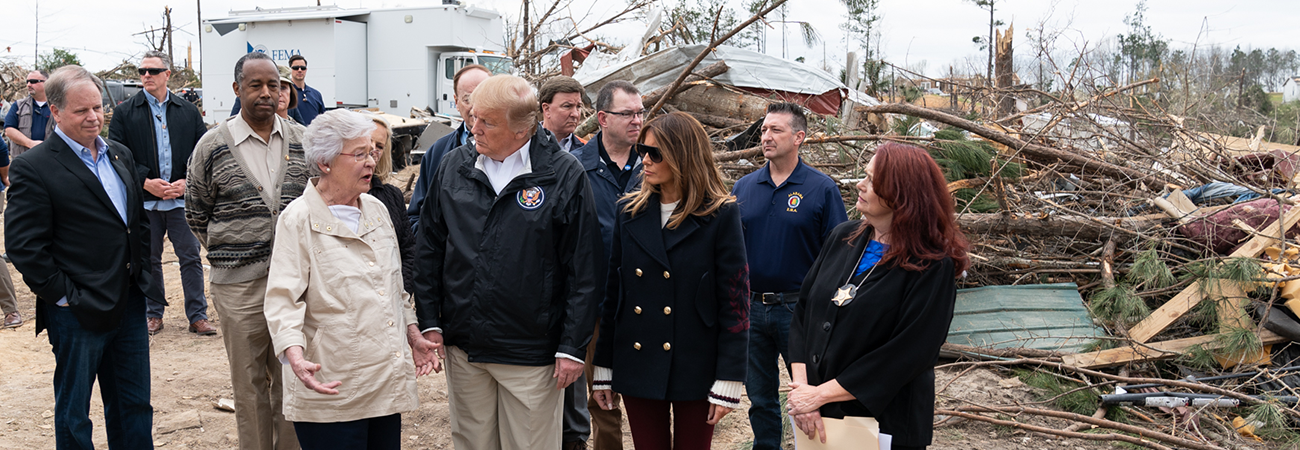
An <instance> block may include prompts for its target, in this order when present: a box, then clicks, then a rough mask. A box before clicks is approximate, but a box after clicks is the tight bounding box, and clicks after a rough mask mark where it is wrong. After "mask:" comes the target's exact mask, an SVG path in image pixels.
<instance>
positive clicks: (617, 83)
mask: <svg viewBox="0 0 1300 450" xmlns="http://www.w3.org/2000/svg"><path fill="white" fill-rule="evenodd" d="M615 90H619V91H623V92H624V93H627V94H632V95H635V96H637V97H640V96H641V91H640V90H638V89H637V88H636V85H634V84H632V83H629V82H627V81H623V80H614V81H611V82H608V83H605V85H604V86H601V87H600V93H599V94H596V111H605V112H609V107H610V106H614V91H615Z"/></svg>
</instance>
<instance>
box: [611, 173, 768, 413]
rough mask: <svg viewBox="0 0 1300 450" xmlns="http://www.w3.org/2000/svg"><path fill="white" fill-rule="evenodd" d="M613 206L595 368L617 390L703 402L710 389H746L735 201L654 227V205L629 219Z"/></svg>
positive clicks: (742, 265) (744, 306)
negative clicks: (718, 385)
mask: <svg viewBox="0 0 1300 450" xmlns="http://www.w3.org/2000/svg"><path fill="white" fill-rule="evenodd" d="M625 204H627V201H626V200H625V201H622V202H619V207H618V211H619V214H618V221H617V222H615V224H614V246H613V253H612V255H611V257H610V270H609V281H608V284H607V285H606V290H605V292H606V297H605V302H604V303H602V304H601V320H600V340H599V341H598V342H597V343H596V360H595V364H596V365H598V366H601V367H608V368H610V369H613V371H614V380H613V381H614V386H613V388H614V391H615V392H618V393H621V394H624V395H631V396H633V397H640V398H648V399H655V400H672V401H679V400H703V399H705V398H708V395H709V388H710V387H712V386H713V382H714V381H715V380H727V381H742V382H743V381H745V368H746V366H747V364H748V363H747V361H748V358H747V356H746V355H747V351H748V348H749V266H748V264H747V263H746V261H747V260H746V259H745V239H744V234H743V232H742V230H741V225H740V208H739V207H738V206H737V205H736V204H735V203H734V202H733V203H728V204H726V205H724V206H722V207H721V208H720V209H718V211H717V212H716V213H714V214H713V215H710V216H704V217H700V216H694V215H692V216H687V218H686V220H685V221H684V222H682V224H681V225H678V226H677V228H676V229H667V228H662V227H661V226H660V223H661V222H660V211H659V196H658V195H657V194H655V195H653V196H652V197H651V198H650V202H649V205H648V206H647V207H646V208H645V209H644V210H642V211H641V212H640V213H639V214H637V215H636V216H635V217H633V216H631V215H630V214H628V213H626V212H623V206H624V205H625Z"/></svg>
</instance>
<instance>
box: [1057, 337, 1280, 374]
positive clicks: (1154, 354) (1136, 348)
mask: <svg viewBox="0 0 1300 450" xmlns="http://www.w3.org/2000/svg"><path fill="white" fill-rule="evenodd" d="M1216 336H1217V335H1213V334H1210V335H1204V336H1196V337H1190V338H1183V339H1174V340H1171V341H1164V342H1153V343H1151V344H1145V345H1139V344H1134V345H1132V346H1129V347H1120V348H1112V349H1110V350H1101V351H1096V352H1090V353H1076V354H1073V355H1065V356H1064V357H1062V358H1061V359H1062V362H1064V363H1065V364H1066V365H1069V366H1074V367H1081V368H1084V369H1097V368H1101V367H1110V366H1118V365H1121V364H1125V363H1130V362H1133V361H1154V360H1160V359H1167V358H1172V357H1175V356H1178V355H1181V354H1183V352H1186V351H1187V350H1188V349H1190V348H1191V347H1193V346H1196V345H1202V344H1204V345H1206V346H1207V347H1210V348H1213V347H1214V339H1215V337H1216ZM1259 340H1260V343H1261V344H1263V345H1269V344H1276V343H1279V342H1285V341H1287V338H1284V337H1282V336H1279V335H1277V334H1275V333H1273V332H1272V331H1268V330H1264V331H1263V332H1262V333H1260V334H1259Z"/></svg>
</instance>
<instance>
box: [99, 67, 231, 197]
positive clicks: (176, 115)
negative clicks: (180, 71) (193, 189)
mask: <svg viewBox="0 0 1300 450" xmlns="http://www.w3.org/2000/svg"><path fill="white" fill-rule="evenodd" d="M163 103H164V104H165V105H166V109H167V134H168V136H169V137H170V138H171V144H172V161H171V164H172V173H171V179H170V180H169V181H176V180H179V179H182V178H185V175H186V174H185V170H186V168H188V167H189V160H190V154H191V153H194V146H195V145H196V144H198V143H199V139H202V138H203V134H204V133H207V132H208V126H207V125H206V124H204V123H203V115H202V114H200V113H199V109H198V108H197V107H195V106H194V104H193V103H190V102H189V101H186V100H185V99H182V98H181V97H180V96H179V95H176V94H168V95H167V100H166V101H164V102H163ZM153 121H154V116H153V111H152V110H151V109H149V100H148V99H146V98H145V92H144V91H140V92H137V93H135V95H132V96H131V98H128V99H126V101H124V102H122V103H121V104H119V105H117V107H116V108H114V109H113V120H112V121H111V122H109V124H108V139H109V140H112V141H116V142H118V143H120V144H122V145H124V146H126V148H128V149H131V154H132V155H134V156H135V165H136V167H135V170H136V172H137V173H138V174H139V175H140V178H139V181H140V185H141V186H144V180H146V179H149V178H162V176H161V174H160V171H159V169H158V167H159V164H158V139H157V135H156V134H155V133H154V129H153ZM153 200H158V197H156V196H154V195H153V194H150V193H149V191H144V201H146V202H147V201H153Z"/></svg>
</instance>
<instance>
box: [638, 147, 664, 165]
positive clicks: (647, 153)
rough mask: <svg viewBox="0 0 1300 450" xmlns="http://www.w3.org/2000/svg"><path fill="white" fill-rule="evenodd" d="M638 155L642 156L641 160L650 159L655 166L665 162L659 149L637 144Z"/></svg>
mask: <svg viewBox="0 0 1300 450" xmlns="http://www.w3.org/2000/svg"><path fill="white" fill-rule="evenodd" d="M636 154H638V155H641V159H645V158H650V160H651V161H654V163H655V164H659V163H662V162H664V154H663V153H662V152H660V151H659V147H653V146H649V145H645V144H637V145H636Z"/></svg>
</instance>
